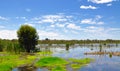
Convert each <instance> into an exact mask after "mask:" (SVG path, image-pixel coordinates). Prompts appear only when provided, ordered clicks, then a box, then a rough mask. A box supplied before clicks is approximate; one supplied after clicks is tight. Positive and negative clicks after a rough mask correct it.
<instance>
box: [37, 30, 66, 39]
mask: <svg viewBox="0 0 120 71" xmlns="http://www.w3.org/2000/svg"><path fill="white" fill-rule="evenodd" d="M38 35H39V37H40V39H45V38H49V39H63V38H65V37H63V35H61V34H59V33H56V32H52V31H43V30H38Z"/></svg>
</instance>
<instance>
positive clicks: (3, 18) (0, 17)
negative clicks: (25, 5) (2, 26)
mask: <svg viewBox="0 0 120 71" xmlns="http://www.w3.org/2000/svg"><path fill="white" fill-rule="evenodd" d="M0 20H4V21H7V20H8V18H6V17H2V16H0Z"/></svg>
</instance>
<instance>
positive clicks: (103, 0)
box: [88, 0, 116, 4]
mask: <svg viewBox="0 0 120 71" xmlns="http://www.w3.org/2000/svg"><path fill="white" fill-rule="evenodd" d="M113 1H116V0H88V2H93V3H96V4H103V3H110V2H113Z"/></svg>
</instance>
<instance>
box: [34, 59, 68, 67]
mask: <svg viewBox="0 0 120 71" xmlns="http://www.w3.org/2000/svg"><path fill="white" fill-rule="evenodd" d="M66 64H68V62H67V61H66V60H64V59H62V58H59V57H45V58H42V59H40V60H39V61H38V62H37V63H36V65H37V66H40V67H56V66H64V65H66Z"/></svg>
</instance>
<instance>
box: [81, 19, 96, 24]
mask: <svg viewBox="0 0 120 71" xmlns="http://www.w3.org/2000/svg"><path fill="white" fill-rule="evenodd" d="M81 23H83V24H96V22H95V21H93V20H92V19H83V20H82V21H81Z"/></svg>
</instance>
